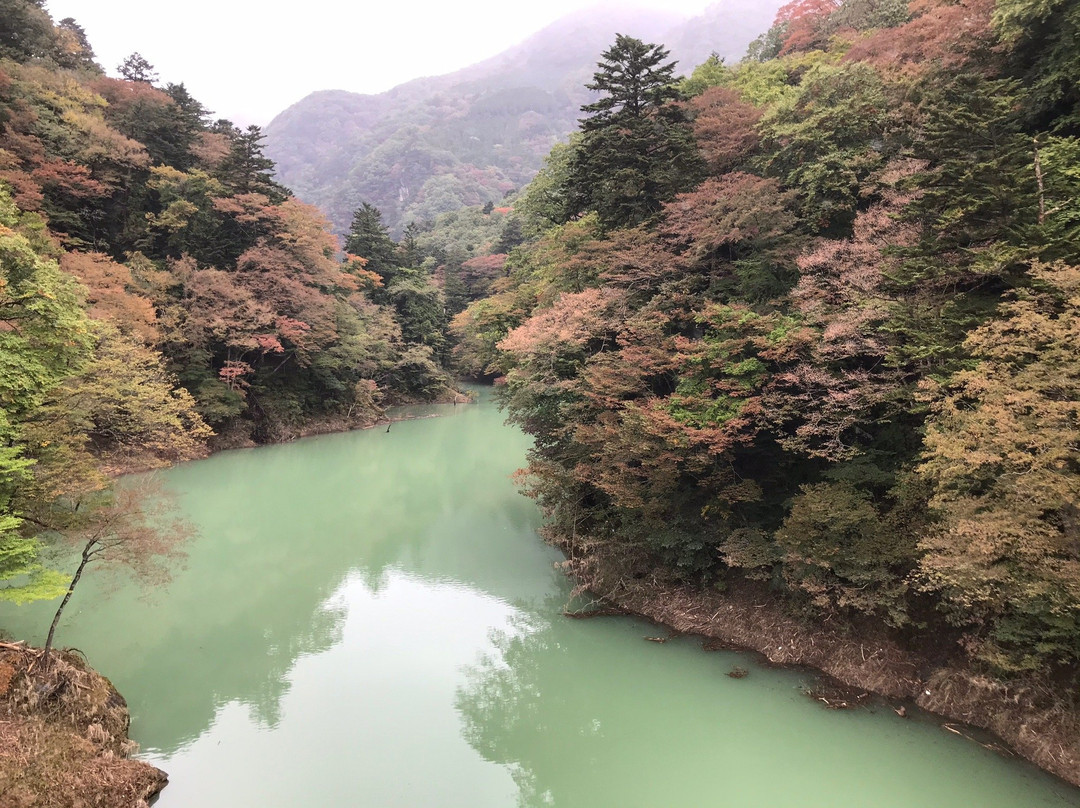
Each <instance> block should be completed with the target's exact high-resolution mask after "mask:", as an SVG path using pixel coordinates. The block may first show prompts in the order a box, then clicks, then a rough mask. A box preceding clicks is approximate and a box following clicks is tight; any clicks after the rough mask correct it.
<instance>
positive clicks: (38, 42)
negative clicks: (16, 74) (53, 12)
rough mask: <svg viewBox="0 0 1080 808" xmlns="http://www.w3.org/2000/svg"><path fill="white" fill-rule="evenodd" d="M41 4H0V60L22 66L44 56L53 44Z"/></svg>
mask: <svg viewBox="0 0 1080 808" xmlns="http://www.w3.org/2000/svg"><path fill="white" fill-rule="evenodd" d="M44 6H45V2H44V0H0V58H4V59H14V60H15V61H17V62H24V61H26V60H28V59H31V58H33V57H36V56H37V57H40V56H45V55H47V54H49V53H51V52H52V50H53V48H54V47H55V44H56V32H55V30H54V29H53V25H52V20H51V19H50V18H49V12H47V11H46V10H45V8H44Z"/></svg>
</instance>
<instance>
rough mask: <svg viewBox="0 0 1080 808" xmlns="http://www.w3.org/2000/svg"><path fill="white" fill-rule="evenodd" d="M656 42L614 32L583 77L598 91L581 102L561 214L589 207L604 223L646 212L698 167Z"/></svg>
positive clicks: (671, 66) (670, 66)
mask: <svg viewBox="0 0 1080 808" xmlns="http://www.w3.org/2000/svg"><path fill="white" fill-rule="evenodd" d="M667 57H668V51H666V50H665V49H664V48H663V47H662V46H660V45H652V44H646V43H644V42H642V41H641V40H640V39H634V38H633V37H629V36H624V35H623V34H619V35H617V36H616V38H615V44H614V45H613V46H612V47H610V48H609V49H608V50H606V51H604V53H603V61H601V62H599V63H598V67H599V68H600V69H599V70H598V71H597V72H596V73H595V74H593V81H592V83H591V84H587V85H586V87H588V88H589V89H590V90H594V91H597V92H601V93H604V96H603V97H601V98H600V99H599V100H598V101H595V102H593V103H591V104H586V105H584V106H583V107H582V108H581V110H582V112H586V113H589V117H587V118H584V119H583V120H582V121H581V130H582V139H581V142H580V144H579V145H578V147H577V148H576V150H575V151H574V154H573V157H572V160H571V166H570V171H569V177H568V189H567V191H568V192H567V205H568V207H567V211H566V213H567V216H568V217H573V216H576V215H578V214H580V213H583V212H585V211H588V210H595V211H596V212H597V214H599V217H600V223H601V225H602V226H603V227H604V228H605V229H612V228H616V227H626V226H633V225H637V224H642V223H644V222H647V221H649V220H650V219H652V218H653V217H654V216H655V215H656V214H657V213H659V211H660V207H661V205H662V204H663V203H664V202H665V201H667V200H669V199H671V198H672V197H674V196H675V194H676V193H678V192H679V191H682V190H686V189H687V186H689V185H692V184H693V182H694V180H695V179H697V177H698V175H699V174H700V171H701V165H700V158H699V157H698V154H697V149H696V147H695V145H694V140H693V134H692V132H691V129H690V125H689V123H688V121H687V119H686V116H685V113H684V112H683V111H682V109H681V108H680V107H679V106H677V105H675V104H673V103H671V102H673V101H675V100H676V99H677V98H678V97H679V93H678V89H677V87H676V85H675V79H674V73H675V62H667V61H665V60H666V59H667Z"/></svg>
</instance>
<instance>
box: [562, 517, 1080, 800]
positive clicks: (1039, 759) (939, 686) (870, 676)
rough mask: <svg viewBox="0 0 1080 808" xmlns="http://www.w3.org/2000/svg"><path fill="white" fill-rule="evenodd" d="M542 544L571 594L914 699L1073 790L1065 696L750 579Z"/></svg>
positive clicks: (1077, 716)
mask: <svg viewBox="0 0 1080 808" xmlns="http://www.w3.org/2000/svg"><path fill="white" fill-rule="evenodd" d="M549 540H551V541H552V543H553V544H555V545H556V546H558V547H560V549H562V550H563V551H564V552H566V553H567V555H568V556H569V559H568V560H567V561H565V562H563V566H564V567H565V569H566V571H567V572H568V574H570V575H572V576H573V577H574V578H575V579H576V580H577V581H578V582H579V586H578V587H577V589H575V594H580V593H582V592H585V591H588V592H591V593H592V594H593V595H595V596H597V597H598V598H599V599H600V600H601V601H603V607H607V608H614V609H616V610H620V611H621V610H625V611H626V612H631V613H633V614H637V615H641V616H643V617H647V618H649V619H651V620H655V621H656V622H658V623H662V624H663V625H665V626H668V627H669V628H672V629H674V630H676V631H679V632H683V633H687V634H696V635H700V636H702V637H706V638H708V640H707V642H706V647H707V648H708V647H718V648H728V647H735V648H741V649H748V650H752V651H757V652H758V653H760V654H762V655H763V656H764V657H765V658H766V659H767V660H768V661H769V662H771V663H773V664H777V665H785V666H808V667H812V668H816V669H817V670H819V671H822V672H824V673H826V674H828V675H829V676H830V677H832V678H833V679H835V680H837V681H838V682H840V683H842V684H843V685H846V686H847V687H850V688H855V689H856V690H857V691H865V692H866V693H873V694H876V695H879V696H884V697H886V698H890V699H898V700H904V701H915V702H916V703H917V704H918V705H919V706H920V707H922V708H923V709H925V710H928V711H930V712H933V713H936V714H938V715H940V716H943V717H944V718H946V719H949V720H950V721H958V722H963V723H965V724H968V725H971V726H974V727H979V728H981V729H985V730H988V731H990V732H992V733H993V734H995V735H996V736H998V737H999V738H1001V739H1002V740H1003V741H1004V742H1005V744H1007V745H1008V746H1009V747H1010V748H1011V749H1012V750H1014V751H1015V752H1016V753H1017V754H1019V755H1021V756H1022V757H1025V758H1027V759H1028V760H1030V761H1031V762H1033V763H1035V764H1036V765H1038V766H1040V767H1041V768H1043V769H1046V770H1047V771H1049V772H1051V773H1053V774H1055V775H1057V776H1058V777H1061V778H1062V779H1064V780H1066V781H1068V782H1070V783H1072V784H1074V785H1078V786H1080V707H1078V705H1077V704H1076V702H1075V701H1071V700H1069V699H1067V698H1066V696H1065V694H1061V693H1056V692H1054V691H1053V690H1052V689H1051V688H1049V687H1047V686H1045V685H1042V684H1039V683H1035V682H1029V683H1023V684H1017V683H1011V684H1005V683H1001V682H996V681H993V680H991V679H988V678H986V677H982V676H978V675H976V674H975V673H972V672H971V671H967V670H964V669H962V668H953V667H949V668H937V669H935V667H934V666H933V665H931V664H930V663H929V661H928V660H926V659H924V658H922V657H920V656H918V655H917V654H914V653H913V652H912V651H910V650H909V649H906V648H904V647H902V646H901V645H900V644H898V643H897V642H895V641H894V640H893V639H891V638H890V637H888V636H884V635H880V636H868V635H866V634H865V633H863V634H860V633H858V632H853V631H851V630H850V627H839V626H837V627H835V628H833V627H830V626H829V625H828V624H827V623H822V622H815V623H810V622H808V621H807V620H805V619H802V618H800V617H798V616H795V615H792V614H791V613H790V612H789V611H788V610H787V609H786V608H785V605H784V604H783V603H782V602H780V601H779V600H778V599H776V598H775V597H770V596H769V595H768V593H766V592H764V591H762V590H761V589H760V588H759V587H757V586H755V585H753V583H751V582H746V583H741V584H735V585H733V586H731V587H730V588H729V589H728V590H727V591H724V592H718V591H713V590H701V589H698V588H694V587H690V586H687V585H685V584H681V583H678V582H676V581H674V580H672V579H671V578H669V577H667V576H665V575H664V573H663V572H660V571H657V570H656V569H655V567H654V566H653V565H651V564H649V563H647V562H646V563H643V562H642V561H641V560H640V559H638V558H636V557H635V556H633V555H631V554H628V553H626V552H625V551H623V550H621V549H620V548H619V547H618V545H614V544H612V543H604V542H591V541H588V540H584V541H583V540H582V539H581V537H578V539H577V540H576V541H575V542H574V546H573V547H570V546H568V545H567V543H566V542H564V541H559V540H558V539H557V537H549ZM597 611H598V612H601V613H602V608H601V609H597ZM920 674H922V675H920ZM864 695H865V694H864ZM860 698H861V697H860ZM844 700H845V701H850V699H847V698H846V697H845V699H844ZM827 703H828V702H827ZM845 706H846V705H845Z"/></svg>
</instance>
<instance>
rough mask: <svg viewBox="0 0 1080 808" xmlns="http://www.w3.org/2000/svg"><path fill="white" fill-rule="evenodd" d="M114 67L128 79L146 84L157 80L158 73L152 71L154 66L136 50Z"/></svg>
mask: <svg viewBox="0 0 1080 808" xmlns="http://www.w3.org/2000/svg"><path fill="white" fill-rule="evenodd" d="M116 69H117V71H118V72H119V73H120V75H121V76H123V77H124V78H125V79H127V80H128V81H141V82H144V83H146V84H153V83H154V82H155V81H157V80H158V74H157V73H156V72H155V71H154V66H153V65H152V64H150V62H148V61H147V60H146V58H145V57H144V56H143V55H142V54H141V53H139V52H138V51H135V52H134V53H132V54H131V56H129V57H128V58H126V59H125V60H124V61H123V62H121V63H120V64H119V65H117V67H116Z"/></svg>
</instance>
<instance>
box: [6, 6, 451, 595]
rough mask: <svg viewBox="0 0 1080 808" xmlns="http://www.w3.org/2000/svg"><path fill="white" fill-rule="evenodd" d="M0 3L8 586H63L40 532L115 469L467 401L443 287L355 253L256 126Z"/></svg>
mask: <svg viewBox="0 0 1080 808" xmlns="http://www.w3.org/2000/svg"><path fill="white" fill-rule="evenodd" d="M0 11H2V13H0V272H2V274H0V402H2V405H3V407H2V410H0V580H3V581H10V582H12V586H8V587H6V588H3V589H0V596H2V597H4V598H9V599H10V598H16V599H20V598H28V597H36V596H42V595H44V596H50V597H51V596H54V595H55V594H56V592H57V590H56V588H55V585H56V584H57V583H60V584H62V586H63V587H66V586H67V579H66V578H64V579H63V580H60V579H59V578H58V577H57V576H56V575H53V574H51V573H48V572H47V570H45V569H44V568H43V567H42V566H41V565H40V564H39V563H38V560H37V553H38V550H39V549H40V546H41V544H40V542H41V541H42V540H45V541H52V540H54V539H55V538H57V537H58V536H59V535H60V534H61V532H63V531H64V530H67V529H69V528H71V529H77V530H87V529H91V528H89V527H88V525H90V526H92V525H94V524H96V523H95V519H96V518H97V517H96V516H95V514H102V513H106V512H107V510H108V507H107V506H108V504H109V502H110V501H111V498H110V494H109V487H108V475H109V474H110V473H113V472H116V471H121V470H127V469H133V468H146V467H154V466H159V465H165V464H168V463H171V462H174V461H178V460H183V459H186V458H190V457H195V456H198V455H200V454H204V453H205V452H206V451H207V447H208V446H228V445H237V444H241V445H242V444H246V443H251V442H252V441H255V442H267V441H276V440H282V439H287V438H289V437H293V436H295V435H297V434H301V433H302V432H303V431H305V430H309V429H315V428H319V425H320V424H326V425H333V426H339V427H343V426H356V425H363V424H365V423H371V422H372V421H373V420H375V419H376V418H377V417H379V416H380V415H381V413H382V408H383V406H385V405H386V404H390V403H394V402H403V401H415V400H430V399H433V398H437V397H441V396H446V395H448V394H450V393H451V384H450V380H449V378H448V377H447V375H446V374H445V372H444V371H443V370H442V368H441V365H440V363H439V358H438V356H437V355H436V353H435V350H434V349H433V347H432V344H431V342H432V340H431V339H430V338H429V337H428V334H427V331H425V328H424V327H423V325H422V324H419V323H417V322H416V318H418V317H421V316H426V312H424V311H423V310H421V309H420V308H419V307H417V306H416V305H414V304H413V303H414V298H422V299H423V300H426V301H431V302H433V304H434V305H436V306H437V307H438V308H439V311H440V313H441V292H439V291H438V290H437V289H436V288H435V287H434V286H433V285H432V284H431V282H430V280H429V279H428V278H427V277H426V276H425V277H420V276H419V274H417V275H416V276H415V277H413V276H408V277H405V276H406V275H407V273H406V272H405V271H404V269H403V270H402V271H401V272H400V273H399V275H401V276H402V277H400V278H398V280H401V281H402V282H404V281H408V287H407V289H404V288H394V287H393V286H392V285H390V284H384V279H383V278H382V277H381V276H380V275H379V274H377V273H376V272H375V271H374V270H373V269H371V268H368V267H367V266H366V260H365V258H362V257H360V256H357V255H353V254H346V253H343V252H342V251H341V249H340V247H339V244H338V240H337V238H336V237H335V236H334V235H332V234H331V232H330V230H329V226H328V224H327V222H326V221H325V219H324V218H323V217H322V215H321V214H320V213H319V212H318V211H317V210H316V209H314V208H312V207H311V206H309V205H306V204H303V203H301V202H299V201H298V200H297V199H295V198H294V197H293V196H292V195H291V193H290V192H289V191H288V190H287V189H285V188H284V187H283V186H281V185H279V184H278V183H277V182H276V181H274V180H273V179H272V174H273V169H274V165H273V163H272V162H271V161H270V160H269V159H267V158H266V157H265V156H264V154H263V152H262V135H261V133H260V132H259V130H258V129H257V128H255V127H252V128H249V129H247V130H246V131H241V130H239V129H238V128H236V127H235V126H233V125H232V124H231V123H229V122H228V121H225V120H219V121H216V122H210V121H209V120H208V119H207V113H206V110H205V109H203V107H202V106H201V105H200V104H199V102H198V101H197V100H195V99H194V98H192V97H191V96H190V95H189V94H188V92H187V91H186V90H185V88H184V86H183V85H182V84H179V85H178V84H167V85H165V86H158V85H157V84H156V83H155V82H156V77H155V76H154V73H153V67H152V66H151V65H150V64H149V63H147V62H146V60H144V59H142V58H141V57H139V56H138V55H137V54H136V55H133V56H132V57H131V58H129V59H128V60H127V61H125V63H124V64H123V65H122V66H121V68H120V72H121V73H122V75H123V78H119V79H117V78H109V77H107V76H106V75H105V73H104V71H103V70H102V68H101V67H100V66H99V65H98V64H97V63H96V62H95V59H94V54H93V51H92V50H91V47H90V43H88V42H87V41H86V37H85V35H84V33H83V31H82V29H81V28H80V27H79V25H78V24H77V23H76V22H75V21H74V20H71V19H66V20H62V21H60V22H59V23H58V24H54V22H53V21H52V20H51V18H50V17H49V15H48V14H47V13H46V11H45V10H44V9H43V3H42V2H41V0H3V2H2V3H0ZM395 302H396V303H397V304H398V305H395ZM98 506H101V508H104V509H105V510H99V509H98ZM27 573H32V574H35V575H36V578H33V579H27V578H25V577H23V576H25V575H26V574H27ZM60 578H62V576H60ZM28 580H29V583H27V581H28Z"/></svg>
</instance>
